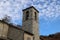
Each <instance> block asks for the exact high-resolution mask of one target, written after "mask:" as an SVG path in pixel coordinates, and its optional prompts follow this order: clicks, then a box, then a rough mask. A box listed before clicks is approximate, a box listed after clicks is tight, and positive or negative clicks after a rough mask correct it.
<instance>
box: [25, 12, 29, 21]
mask: <svg viewBox="0 0 60 40" xmlns="http://www.w3.org/2000/svg"><path fill="white" fill-rule="evenodd" d="M28 17H29V11H27V12H26V20H28Z"/></svg>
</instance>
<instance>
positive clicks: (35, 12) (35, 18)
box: [35, 12, 37, 20]
mask: <svg viewBox="0 0 60 40" xmlns="http://www.w3.org/2000/svg"><path fill="white" fill-rule="evenodd" d="M36 19H37V14H36V12H35V20H36Z"/></svg>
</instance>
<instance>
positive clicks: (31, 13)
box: [22, 6, 39, 40]
mask: <svg viewBox="0 0 60 40" xmlns="http://www.w3.org/2000/svg"><path fill="white" fill-rule="evenodd" d="M38 13H39V11H38V10H37V9H35V7H33V6H31V7H28V8H26V9H24V10H23V25H22V29H23V30H25V31H27V32H29V33H32V34H33V35H34V38H33V39H34V40H39V32H38Z"/></svg>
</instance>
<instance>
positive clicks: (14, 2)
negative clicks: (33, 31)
mask: <svg viewBox="0 0 60 40" xmlns="http://www.w3.org/2000/svg"><path fill="white" fill-rule="evenodd" d="M29 6H34V7H35V8H36V9H37V10H38V11H39V33H40V34H41V35H49V34H53V33H56V32H60V18H59V17H60V0H0V19H2V18H3V17H4V16H5V15H8V16H10V17H11V20H12V23H15V24H19V25H22V14H23V13H22V9H25V8H27V7H29Z"/></svg>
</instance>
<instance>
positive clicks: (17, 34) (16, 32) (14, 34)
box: [8, 26, 24, 40]
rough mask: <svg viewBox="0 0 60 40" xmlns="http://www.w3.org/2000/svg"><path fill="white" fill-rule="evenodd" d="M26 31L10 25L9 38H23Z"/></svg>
mask: <svg viewBox="0 0 60 40" xmlns="http://www.w3.org/2000/svg"><path fill="white" fill-rule="evenodd" d="M23 34H24V32H23V31H22V30H20V29H17V28H14V27H13V26H12V27H9V32H8V38H9V39H12V40H23Z"/></svg>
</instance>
